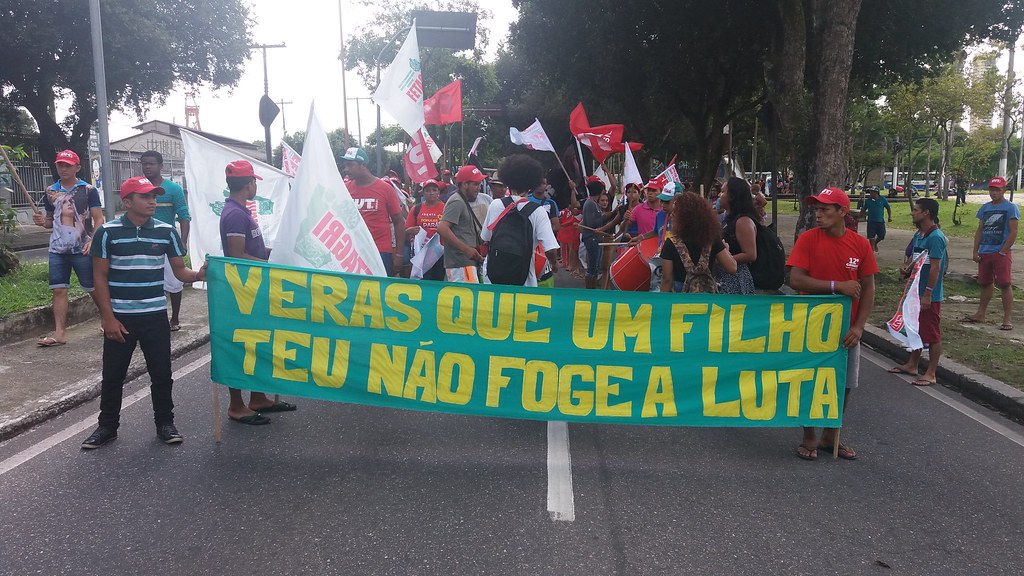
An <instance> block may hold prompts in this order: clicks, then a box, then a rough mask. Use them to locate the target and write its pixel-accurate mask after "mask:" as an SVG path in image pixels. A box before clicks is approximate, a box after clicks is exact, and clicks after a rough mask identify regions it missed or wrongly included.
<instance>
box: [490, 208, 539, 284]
mask: <svg viewBox="0 0 1024 576" xmlns="http://www.w3.org/2000/svg"><path fill="white" fill-rule="evenodd" d="M522 201H523V200H521V199H519V198H515V197H505V198H502V199H501V203H502V204H503V205H504V206H505V211H504V212H502V213H501V215H500V216H498V219H497V220H495V221H494V223H493V224H491V225H490V227H489V228H490V230H491V241H490V243H489V244H488V248H487V279H488V280H490V282H491V284H506V285H509V286H522V285H524V284H526V279H527V278H529V277H530V267H532V266H533V249H534V245H535V243H534V240H533V223H532V222H530V214H533V211H534V210H536V209H537V208H539V207H540V204H537V203H535V202H530V201H528V200H527V201H526V203H527V205H526V206H525V207H523V209H522V210H519V209H517V208H516V204H518V203H519V202H522Z"/></svg>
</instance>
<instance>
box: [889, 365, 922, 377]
mask: <svg viewBox="0 0 1024 576" xmlns="http://www.w3.org/2000/svg"><path fill="white" fill-rule="evenodd" d="M886 372H888V373H889V374H906V375H908V376H917V372H911V371H910V370H904V369H903V366H893V367H892V368H889V369H888V370H886Z"/></svg>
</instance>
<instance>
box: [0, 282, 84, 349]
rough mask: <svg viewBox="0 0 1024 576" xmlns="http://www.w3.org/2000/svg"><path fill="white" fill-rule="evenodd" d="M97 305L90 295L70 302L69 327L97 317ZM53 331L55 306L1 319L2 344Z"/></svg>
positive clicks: (0, 337)
mask: <svg viewBox="0 0 1024 576" xmlns="http://www.w3.org/2000/svg"><path fill="white" fill-rule="evenodd" d="M96 313H97V310H96V305H95V304H94V303H93V301H92V297H91V296H89V295H88V294H85V295H83V296H79V297H78V298H74V299H72V300H70V301H69V302H68V317H67V325H68V326H72V325H74V324H79V323H81V322H85V321H86V320H89V319H90V318H93V317H95V316H96ZM52 329H53V304H52V303H50V304H46V305H45V306H39V307H37V308H33V309H31V310H29V311H28V312H19V313H17V314H11V315H9V316H6V317H3V318H0V342H10V341H12V340H20V339H22V338H26V337H29V336H39V335H42V334H45V333H46V332H49V331H51V330H52Z"/></svg>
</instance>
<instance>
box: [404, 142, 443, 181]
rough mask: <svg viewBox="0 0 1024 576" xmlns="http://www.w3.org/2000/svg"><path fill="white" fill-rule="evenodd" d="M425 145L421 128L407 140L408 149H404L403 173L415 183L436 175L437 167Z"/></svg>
mask: <svg viewBox="0 0 1024 576" xmlns="http://www.w3.org/2000/svg"><path fill="white" fill-rule="evenodd" d="M427 146H428V145H427V143H426V142H425V141H424V139H423V130H418V131H417V132H416V136H414V137H413V139H412V140H411V141H410V142H409V148H408V150H406V151H405V173H406V174H408V175H409V179H410V180H412V181H413V182H415V183H417V184H420V183H422V182H426V181H427V180H430V179H431V178H436V177H437V167H436V166H434V162H433V161H432V160H431V159H430V153H429V152H428V150H427Z"/></svg>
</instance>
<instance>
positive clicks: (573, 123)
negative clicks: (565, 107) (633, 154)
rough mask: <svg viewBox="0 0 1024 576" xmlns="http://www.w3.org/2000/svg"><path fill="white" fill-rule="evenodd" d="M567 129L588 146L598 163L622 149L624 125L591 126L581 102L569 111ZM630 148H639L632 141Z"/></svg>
mask: <svg viewBox="0 0 1024 576" xmlns="http://www.w3.org/2000/svg"><path fill="white" fill-rule="evenodd" d="M569 131H570V132H572V135H573V136H574V137H576V139H577V140H579V141H580V142H581V143H583V144H585V145H586V146H587V147H588V148H590V151H591V153H593V154H594V158H595V159H596V160H597V161H598V162H599V163H602V164H603V163H604V161H605V159H607V158H608V157H609V156H611V155H612V154H613V153H615V152H622V151H623V150H624V148H623V145H622V136H623V133H624V132H625V126H623V125H622V124H604V125H601V126H591V125H590V120H589V119H588V118H587V112H586V110H584V109H583V103H582V102H580V103H579V104H577V105H576V108H574V109H573V111H572V112H570V113H569ZM615 146H618V148H617V149H616V148H615ZM630 149H631V150H639V148H634V147H633V144H632V143H631V144H630Z"/></svg>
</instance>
